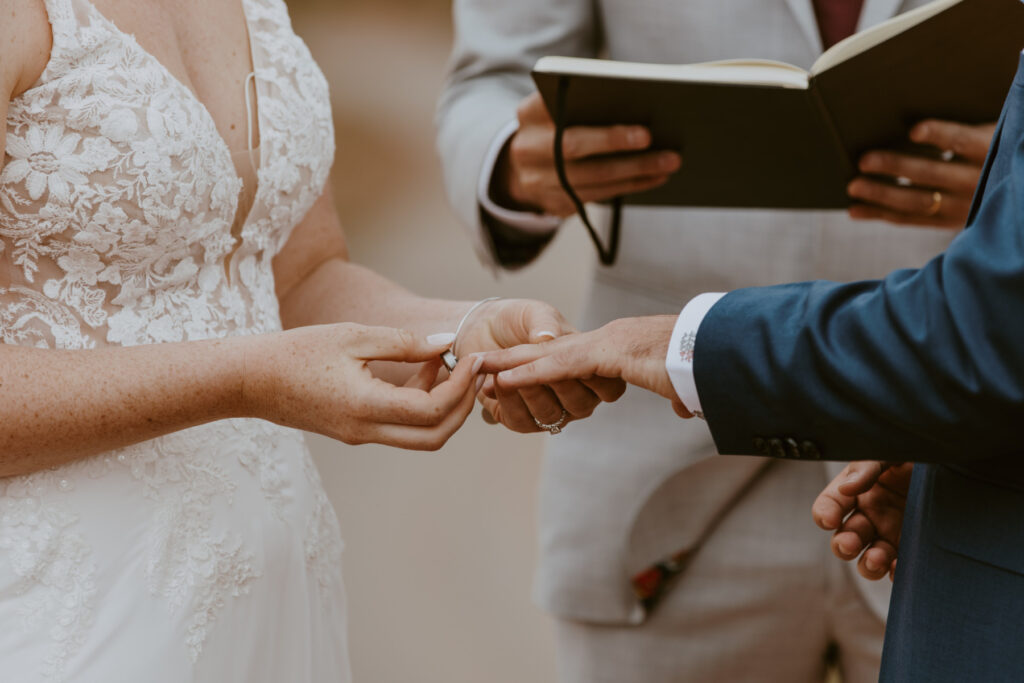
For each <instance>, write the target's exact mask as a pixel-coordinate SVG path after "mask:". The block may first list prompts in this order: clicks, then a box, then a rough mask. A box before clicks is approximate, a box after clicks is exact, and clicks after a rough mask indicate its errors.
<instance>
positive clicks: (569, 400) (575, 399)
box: [535, 381, 601, 422]
mask: <svg viewBox="0 0 1024 683" xmlns="http://www.w3.org/2000/svg"><path fill="white" fill-rule="evenodd" d="M550 389H551V390H552V391H553V392H555V397H556V398H557V399H558V403H559V404H561V407H562V408H565V409H566V410H567V411H569V414H570V415H572V416H573V417H576V418H582V417H590V415H591V413H593V412H594V408H596V407H597V405H598V404H599V403H600V402H601V399H600V398H599V397H598V396H597V394H595V393H594V392H593V391H591V390H590V388H589V387H588V386H587V385H585V384H584V383H582V382H578V381H569V382H555V383H554V384H552V385H551V387H550ZM535 415H536V414H535ZM556 419H557V418H556ZM543 421H544V420H542V422H543Z"/></svg>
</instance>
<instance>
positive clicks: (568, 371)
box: [481, 315, 692, 417]
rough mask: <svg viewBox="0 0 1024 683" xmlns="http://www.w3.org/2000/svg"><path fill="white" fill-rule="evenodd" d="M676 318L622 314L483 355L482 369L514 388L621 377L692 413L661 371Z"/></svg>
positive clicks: (684, 412) (678, 409)
mask: <svg viewBox="0 0 1024 683" xmlns="http://www.w3.org/2000/svg"><path fill="white" fill-rule="evenodd" d="M676 319H677V316H674V315H657V316H649V317H643V318H623V319H621V320H614V321H612V322H610V323H608V324H607V325H605V326H604V327H602V328H600V329H597V330H594V331H593V332H585V333H577V334H572V335H567V336H564V337H560V338H558V339H555V340H553V341H548V342H543V343H540V344H533V345H529V346H519V347H516V348H512V349H506V350H504V351H493V352H490V353H485V354H483V355H482V356H481V358H483V364H482V366H481V372H486V373H498V375H497V383H498V386H501V387H505V388H507V389H516V390H521V389H523V388H525V387H532V386H538V385H541V384H550V383H552V382H564V381H566V380H573V379H575V380H584V381H585V380H587V379H588V378H591V377H620V378H622V379H623V380H625V381H626V382H627V383H629V384H635V385H637V386H640V387H643V388H645V389H649V390H650V391H653V392H655V393H657V394H660V395H662V396H664V397H665V398H667V399H669V400H670V401H672V406H673V408H674V409H675V410H676V413H678V414H679V415H680V416H681V417H692V415H691V414H690V413H689V412H688V411H687V410H686V409H685V408H684V407H683V404H682V403H681V402H680V401H679V398H678V396H677V395H676V392H675V389H674V388H673V387H672V383H671V381H670V380H669V377H668V371H667V370H666V369H665V353H666V351H667V349H668V345H669V341H670V339H671V338H672V329H673V328H674V327H675V323H676Z"/></svg>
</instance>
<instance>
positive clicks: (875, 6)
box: [857, 0, 903, 31]
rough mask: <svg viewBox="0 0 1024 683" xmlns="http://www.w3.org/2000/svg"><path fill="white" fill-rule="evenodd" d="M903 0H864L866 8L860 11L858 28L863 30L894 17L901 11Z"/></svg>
mask: <svg viewBox="0 0 1024 683" xmlns="http://www.w3.org/2000/svg"><path fill="white" fill-rule="evenodd" d="M902 4H903V1H902V0H864V9H862V10H861V12H860V21H859V22H858V23H857V30H858V31H863V30H864V29H866V28H870V27H871V26H874V25H875V24H880V23H882V22H883V21H885V20H886V19H892V18H893V17H894V16H896V14H897V13H898V12H899V9H900V5H902Z"/></svg>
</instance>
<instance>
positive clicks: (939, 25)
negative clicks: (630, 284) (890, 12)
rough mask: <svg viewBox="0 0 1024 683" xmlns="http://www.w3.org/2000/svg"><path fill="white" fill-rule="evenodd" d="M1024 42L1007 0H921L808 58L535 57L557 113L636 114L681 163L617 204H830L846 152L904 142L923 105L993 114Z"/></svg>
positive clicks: (1020, 17) (602, 121)
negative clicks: (802, 61) (657, 60)
mask: <svg viewBox="0 0 1024 683" xmlns="http://www.w3.org/2000/svg"><path fill="white" fill-rule="evenodd" d="M1022 48H1024V4H1022V3H1021V0H934V2H931V3H929V4H927V5H924V6H922V7H919V8H917V9H915V10H912V11H910V12H907V13H905V14H901V15H899V16H897V17H894V18H892V19H890V20H889V21H886V22H884V23H882V24H879V25H877V26H875V27H873V28H870V29H868V30H865V31H863V32H861V33H858V34H856V35H853V36H850V37H849V38H846V39H845V40H843V41H841V42H839V43H837V44H836V45H834V46H832V47H831V48H830V49H829V50H827V51H826V52H825V53H824V54H822V55H821V57H820V58H819V59H818V60H817V61H816V62H815V63H814V65H813V66H812V67H811V69H810V71H805V70H803V69H801V68H799V67H796V66H793V65H791V64H785V63H783V62H776V61H769V60H760V59H735V60H727V61H719V62H706V63H702V64H685V65H670V64H638V63H628V62H615V61H610V60H599V59H579V58H573V57H544V58H543V59H541V60H540V61H539V62H538V63H537V65H536V67H535V68H534V71H533V77H534V80H535V81H536V83H537V86H538V88H539V89H540V92H541V94H542V96H543V97H544V100H545V103H546V104H547V107H548V110H549V111H550V112H551V113H552V116H553V117H554V118H555V120H556V122H557V123H559V124H560V125H563V126H571V125H609V124H617V123H627V124H643V125H647V126H648V127H650V128H651V130H652V133H653V135H654V145H653V146H654V148H656V149H677V150H680V151H681V152H682V154H683V168H682V170H681V171H680V172H679V173H678V174H676V175H675V176H674V177H673V179H672V180H671V181H669V183H667V184H666V185H664V186H662V187H661V188H657V189H655V190H652V191H650V192H646V193H642V194H639V195H633V196H631V197H627V198H626V201H627V203H638V204H671V205H689V206H732V207H764V208H839V207H844V206H846V205H847V204H848V203H849V199H848V197H847V195H846V191H845V187H846V184H847V183H848V182H849V180H850V179H851V178H852V177H853V176H854V175H855V169H856V162H857V158H858V157H859V156H860V154H861V153H863V152H864V151H866V150H867V149H871V148H882V147H890V148H907V147H908V146H909V144H908V143H907V137H906V136H907V132H908V131H909V129H910V128H911V126H913V125H914V123H916V122H917V121H919V120H921V119H924V118H943V119H949V120H953V121H961V122H965V123H981V122H986V121H993V120H995V118H996V117H997V116H998V114H999V110H1000V108H1001V106H1002V102H1003V99H1004V98H1005V96H1006V90H1007V88H1008V87H1009V85H1010V83H1011V81H1012V80H1013V74H1014V72H1015V70H1016V67H1017V63H1018V60H1019V55H1020V52H1021V49H1022Z"/></svg>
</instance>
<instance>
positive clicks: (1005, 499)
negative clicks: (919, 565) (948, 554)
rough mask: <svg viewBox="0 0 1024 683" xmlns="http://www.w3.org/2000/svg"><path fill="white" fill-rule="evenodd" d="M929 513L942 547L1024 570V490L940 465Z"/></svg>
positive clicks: (938, 542)
mask: <svg viewBox="0 0 1024 683" xmlns="http://www.w3.org/2000/svg"><path fill="white" fill-rule="evenodd" d="M933 486H934V488H933V490H932V504H931V510H930V514H931V517H932V525H933V529H934V532H935V542H936V544H938V545H939V546H940V547H942V548H945V549H946V550H949V551H952V552H954V553H957V554H959V555H964V556H966V557H969V558H971V559H974V560H977V561H979V562H984V563H986V564H990V565H992V566H994V567H999V568H1001V569H1007V570H1009V571H1012V572H1015V573H1017V574H1024V491H1021V490H1020V489H1014V488H1007V487H1005V486H1000V485H998V484H993V483H990V482H987V481H984V480H982V479H978V478H975V477H972V476H970V475H967V474H963V473H960V472H957V471H955V470H953V469H951V468H949V467H946V466H942V465H939V466H936V467H935V478H934V484H933Z"/></svg>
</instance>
